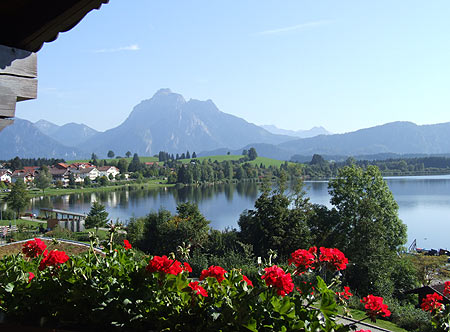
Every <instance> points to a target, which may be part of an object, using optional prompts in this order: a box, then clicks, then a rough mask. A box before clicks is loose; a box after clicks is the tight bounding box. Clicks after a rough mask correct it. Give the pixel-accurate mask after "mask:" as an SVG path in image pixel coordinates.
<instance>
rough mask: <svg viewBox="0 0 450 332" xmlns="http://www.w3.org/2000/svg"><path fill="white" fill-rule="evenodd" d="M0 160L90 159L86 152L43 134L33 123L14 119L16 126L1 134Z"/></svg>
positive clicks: (11, 126) (13, 125) (9, 127)
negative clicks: (18, 158) (15, 158)
mask: <svg viewBox="0 0 450 332" xmlns="http://www.w3.org/2000/svg"><path fill="white" fill-rule="evenodd" d="M0 147H1V148H0V159H2V160H7V159H11V158H14V157H16V156H19V157H21V158H65V159H80V158H86V157H88V156H87V154H86V152H83V151H80V150H79V149H77V148H73V147H68V146H65V145H63V144H61V143H60V142H59V141H56V140H54V139H53V138H51V137H49V136H47V135H45V134H43V133H42V132H41V131H40V130H39V129H38V128H37V127H36V126H35V125H34V124H33V123H32V122H30V121H27V120H22V119H18V118H16V119H14V124H12V125H10V126H8V127H6V128H5V129H3V130H2V131H1V132H0Z"/></svg>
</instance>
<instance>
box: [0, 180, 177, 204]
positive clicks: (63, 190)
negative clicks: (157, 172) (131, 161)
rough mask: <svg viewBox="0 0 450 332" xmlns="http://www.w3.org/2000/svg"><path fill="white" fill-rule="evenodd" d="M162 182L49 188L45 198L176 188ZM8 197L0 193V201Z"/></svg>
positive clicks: (39, 192) (32, 192) (31, 193)
mask: <svg viewBox="0 0 450 332" xmlns="http://www.w3.org/2000/svg"><path fill="white" fill-rule="evenodd" d="M160 182H161V180H149V181H146V182H142V183H134V182H130V183H127V184H124V185H117V186H106V187H95V188H82V189H81V188H76V189H73V188H60V189H58V188H49V189H46V190H45V196H61V195H69V194H81V193H94V192H103V191H112V190H118V189H119V188H122V187H124V186H130V187H144V188H148V189H150V188H160V187H171V186H174V185H173V184H165V183H162V184H161V183H160ZM28 193H29V196H30V197H31V198H32V197H40V196H42V190H34V189H32V190H29V191H28ZM6 195H8V193H3V192H2V193H0V199H1V198H2V197H3V196H6Z"/></svg>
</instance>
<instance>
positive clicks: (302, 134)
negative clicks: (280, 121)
mask: <svg viewBox="0 0 450 332" xmlns="http://www.w3.org/2000/svg"><path fill="white" fill-rule="evenodd" d="M261 128H264V129H265V130H267V131H268V132H271V133H272V134H277V135H287V136H293V137H298V138H308V137H314V136H318V135H330V134H331V133H330V132H329V131H328V130H326V129H325V128H324V127H322V126H319V127H312V128H311V129H308V130H286V129H280V128H278V127H276V126H274V125H262V126H261Z"/></svg>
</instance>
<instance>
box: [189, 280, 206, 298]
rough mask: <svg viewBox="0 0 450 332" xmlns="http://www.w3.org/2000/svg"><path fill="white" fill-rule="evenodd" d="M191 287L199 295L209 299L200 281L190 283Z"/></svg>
mask: <svg viewBox="0 0 450 332" xmlns="http://www.w3.org/2000/svg"><path fill="white" fill-rule="evenodd" d="M189 287H190V288H191V289H192V291H193V292H194V293H195V294H197V295H201V296H203V297H207V296H208V292H207V291H206V290H205V289H204V288H203V287H202V286H200V285H199V283H198V281H193V282H190V283H189Z"/></svg>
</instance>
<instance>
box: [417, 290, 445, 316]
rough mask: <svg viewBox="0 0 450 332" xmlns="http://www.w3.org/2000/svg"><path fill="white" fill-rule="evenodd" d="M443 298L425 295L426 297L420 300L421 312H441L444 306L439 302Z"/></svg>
mask: <svg viewBox="0 0 450 332" xmlns="http://www.w3.org/2000/svg"><path fill="white" fill-rule="evenodd" d="M442 300H443V298H442V296H440V295H439V294H437V293H433V294H427V295H426V297H425V298H424V299H423V300H422V304H421V308H422V310H423V311H429V312H433V311H441V309H442V307H443V306H444V305H443V304H442V303H441V302H438V301H442Z"/></svg>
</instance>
